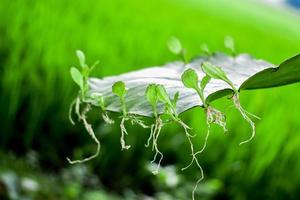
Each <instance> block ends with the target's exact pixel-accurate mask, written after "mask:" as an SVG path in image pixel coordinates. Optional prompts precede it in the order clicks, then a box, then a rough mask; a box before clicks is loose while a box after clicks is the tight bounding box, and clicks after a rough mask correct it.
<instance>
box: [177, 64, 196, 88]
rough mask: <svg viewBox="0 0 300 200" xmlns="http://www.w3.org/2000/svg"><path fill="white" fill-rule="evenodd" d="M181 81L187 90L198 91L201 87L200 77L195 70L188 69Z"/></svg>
mask: <svg viewBox="0 0 300 200" xmlns="http://www.w3.org/2000/svg"><path fill="white" fill-rule="evenodd" d="M181 81H182V83H183V84H184V86H185V87H187V88H193V89H196V90H197V88H198V87H199V86H198V75H197V73H196V72H195V70H194V69H191V68H190V69H187V70H185V71H184V72H183V74H182V75H181Z"/></svg>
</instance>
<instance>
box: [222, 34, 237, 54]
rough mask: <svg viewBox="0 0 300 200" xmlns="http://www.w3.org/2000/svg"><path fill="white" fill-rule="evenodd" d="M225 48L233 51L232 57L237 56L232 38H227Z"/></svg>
mask: <svg viewBox="0 0 300 200" xmlns="http://www.w3.org/2000/svg"><path fill="white" fill-rule="evenodd" d="M224 46H225V47H226V48H227V49H229V50H230V51H231V53H232V55H236V50H235V45H234V40H233V38H232V37H230V36H226V37H225V39H224Z"/></svg>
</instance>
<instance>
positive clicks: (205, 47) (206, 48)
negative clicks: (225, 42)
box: [200, 44, 212, 56]
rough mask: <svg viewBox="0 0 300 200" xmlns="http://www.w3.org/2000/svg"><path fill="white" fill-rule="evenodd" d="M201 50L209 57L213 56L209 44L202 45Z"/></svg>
mask: <svg viewBox="0 0 300 200" xmlns="http://www.w3.org/2000/svg"><path fill="white" fill-rule="evenodd" d="M200 49H201V51H202V52H203V53H204V54H206V55H207V56H209V55H211V54H212V53H211V51H210V50H209V48H208V46H207V44H202V45H201V46H200Z"/></svg>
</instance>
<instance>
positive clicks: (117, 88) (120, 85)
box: [112, 81, 127, 98]
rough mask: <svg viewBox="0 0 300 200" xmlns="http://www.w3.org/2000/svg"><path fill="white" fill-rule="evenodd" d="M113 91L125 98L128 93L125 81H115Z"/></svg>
mask: <svg viewBox="0 0 300 200" xmlns="http://www.w3.org/2000/svg"><path fill="white" fill-rule="evenodd" d="M112 92H113V93H114V94H116V95H117V96H119V97H120V98H124V97H125V95H126V93H127V90H126V87H125V83H124V82H123V81H117V82H115V83H114V84H113V86H112Z"/></svg>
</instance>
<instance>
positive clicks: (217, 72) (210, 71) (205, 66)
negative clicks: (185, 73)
mask: <svg viewBox="0 0 300 200" xmlns="http://www.w3.org/2000/svg"><path fill="white" fill-rule="evenodd" d="M201 67H202V70H203V72H204V73H205V74H207V75H208V76H210V77H211V78H214V79H220V80H223V81H225V82H231V81H230V80H229V79H228V77H227V76H226V73H225V72H224V71H223V69H222V68H221V67H218V66H215V65H213V64H211V63H209V62H204V63H202V65H201Z"/></svg>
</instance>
